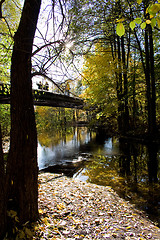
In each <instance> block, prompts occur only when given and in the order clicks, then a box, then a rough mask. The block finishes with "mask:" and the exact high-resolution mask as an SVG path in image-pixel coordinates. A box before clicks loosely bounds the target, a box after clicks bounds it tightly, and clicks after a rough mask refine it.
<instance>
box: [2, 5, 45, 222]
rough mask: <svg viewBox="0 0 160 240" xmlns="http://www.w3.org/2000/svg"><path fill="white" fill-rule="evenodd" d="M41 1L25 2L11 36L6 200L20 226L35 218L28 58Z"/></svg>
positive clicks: (33, 127) (34, 158)
mask: <svg viewBox="0 0 160 240" xmlns="http://www.w3.org/2000/svg"><path fill="white" fill-rule="evenodd" d="M40 4H41V0H38V1H37V0H34V1H32V0H26V1H25V3H24V7H23V11H22V16H21V20H20V23H19V27H18V30H17V32H16V33H15V36H14V47H13V53H12V66H11V133H10V150H9V155H8V160H7V190H8V195H9V196H8V197H9V198H10V199H12V200H13V207H16V210H17V211H18V216H19V219H20V222H21V223H24V222H26V221H28V220H29V221H34V220H36V219H37V216H38V167H37V133H36V124H35V116H34V108H33V97H32V82H31V56H32V46H33V39H34V35H35V30H36V25H37V20H38V14H39V11H40Z"/></svg>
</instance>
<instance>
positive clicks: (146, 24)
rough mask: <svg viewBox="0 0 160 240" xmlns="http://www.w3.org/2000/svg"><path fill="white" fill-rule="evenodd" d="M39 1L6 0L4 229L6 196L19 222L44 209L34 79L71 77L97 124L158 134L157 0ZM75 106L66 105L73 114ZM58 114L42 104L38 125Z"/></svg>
mask: <svg viewBox="0 0 160 240" xmlns="http://www.w3.org/2000/svg"><path fill="white" fill-rule="evenodd" d="M43 3H45V1H43ZM40 5H41V1H40V0H38V1H31V0H26V1H24V6H23V9H22V7H21V4H20V2H18V1H17V0H16V1H8V0H1V1H0V25H1V33H0V34H1V42H0V45H1V48H0V55H1V60H0V72H1V75H0V81H1V82H5V83H10V82H11V109H10V106H8V105H1V106H0V122H1V128H2V136H3V137H4V136H5V135H8V134H9V132H10V142H11V143H10V152H9V155H8V159H7V167H6V170H5V168H4V161H3V152H2V148H1V153H0V156H1V158H0V159H1V161H0V163H1V169H2V174H1V179H0V181H1V182H2V185H1V192H2V194H1V201H0V202H1V205H2V206H1V208H0V209H2V213H1V216H3V217H2V219H1V221H0V229H1V235H4V232H5V231H6V226H7V224H6V223H7V217H6V216H7V214H6V209H7V207H8V205H7V202H8V199H12V201H13V203H12V204H11V206H12V207H13V206H14V207H15V208H16V211H17V213H18V218H19V219H20V222H21V223H24V222H26V221H28V220H29V221H33V220H35V219H37V216H38V207H37V206H38V205H37V197H38V187H37V174H38V172H37V153H36V151H37V150H36V148H37V132H36V125H35V115H34V108H33V97H32V81H31V79H32V78H35V77H36V76H39V77H40V76H41V77H42V78H45V77H47V79H50V81H51V82H52V83H53V82H54V83H56V84H59V86H61V85H62V84H63V83H66V82H67V81H68V80H69V81H70V84H71V88H73V89H71V91H73V92H74V93H75V94H78V95H79V96H80V97H83V98H84V99H85V100H86V102H87V105H88V109H86V110H88V111H89V114H90V119H94V120H93V121H91V124H93V125H94V126H98V127H99V126H103V127H105V129H110V130H112V132H114V133H115V132H116V133H117V134H119V135H128V136H136V137H137V136H138V137H141V138H142V137H143V138H145V139H147V140H155V139H158V136H159V122H160V111H159V109H160V108H159V105H160V79H159V76H160V73H159V69H160V55H159V44H160V42H159V32H160V15H159V12H160V3H159V1H148V0H144V1H140V0H138V1H121V0H119V1H101V0H99V1H86V0H84V1H50V3H48V2H47V4H46V3H45V5H43V4H42V6H43V7H42V8H41V11H40ZM39 12H40V14H39ZM38 15H39V20H38ZM19 19H20V22H19ZM37 21H38V24H40V23H41V24H43V25H44V26H45V27H44V26H43V31H41V29H40V28H38V27H37V26H40V25H37ZM36 29H37V30H36ZM82 59H83V60H82ZM78 66H82V68H80V69H78ZM75 72H76V75H75ZM73 76H74V77H73ZM57 78H58V81H57ZM70 111H71V110H65V111H63V116H64V113H66V114H67V115H66V116H67V120H70V119H69V118H70V117H69V116H72V117H73V114H70ZM10 114H11V117H10ZM60 114H61V115H62V111H59V109H54V110H53V111H52V110H50V109H49V108H36V118H37V126H38V125H40V123H43V125H45V126H46V124H45V123H46V121H48V120H49V119H52V120H53V119H54V123H55V124H56V125H57V123H59V122H60V121H59V119H60V117H59V116H60ZM48 122H49V121H48ZM9 123H10V124H9ZM52 123H53V121H52ZM47 126H48V125H47ZM49 127H51V126H49ZM24 143H25V144H24ZM25 153H27V154H26V155H25ZM20 169H23V176H22V174H20V172H21V171H20ZM29 169H30V170H29ZM20 182H21V184H19V183H20ZM4 186H5V187H4ZM24 186H25V187H24ZM30 186H32V191H30V189H31V187H30ZM24 200H25V201H24ZM31 202H32V203H33V202H34V203H35V204H32V207H31ZM26 206H28V207H26Z"/></svg>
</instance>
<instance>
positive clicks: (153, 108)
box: [148, 25, 157, 134]
mask: <svg viewBox="0 0 160 240" xmlns="http://www.w3.org/2000/svg"><path fill="white" fill-rule="evenodd" d="M148 27H149V45H150V69H151V70H150V74H151V133H152V134H155V133H156V129H157V126H156V88H155V72H154V49H153V37H152V27H151V26H150V25H149V26H148Z"/></svg>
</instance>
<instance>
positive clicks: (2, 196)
mask: <svg viewBox="0 0 160 240" xmlns="http://www.w3.org/2000/svg"><path fill="white" fill-rule="evenodd" d="M6 215H7V211H6V189H5V172H4V158H3V150H2V135H1V125H0V239H3V237H4V234H5V231H6Z"/></svg>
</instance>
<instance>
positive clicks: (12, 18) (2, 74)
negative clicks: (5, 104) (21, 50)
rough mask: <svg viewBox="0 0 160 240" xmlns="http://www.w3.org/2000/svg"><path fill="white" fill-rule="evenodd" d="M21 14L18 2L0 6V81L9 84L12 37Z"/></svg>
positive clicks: (5, 3)
mask: <svg viewBox="0 0 160 240" xmlns="http://www.w3.org/2000/svg"><path fill="white" fill-rule="evenodd" d="M20 14H21V5H20V1H19V0H16V1H9V0H6V1H4V3H3V4H2V18H1V19H0V39H1V41H0V81H2V82H9V80H10V65H11V54H12V48H13V42H14V40H13V36H14V33H15V31H16V29H17V27H18V22H19V18H20Z"/></svg>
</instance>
